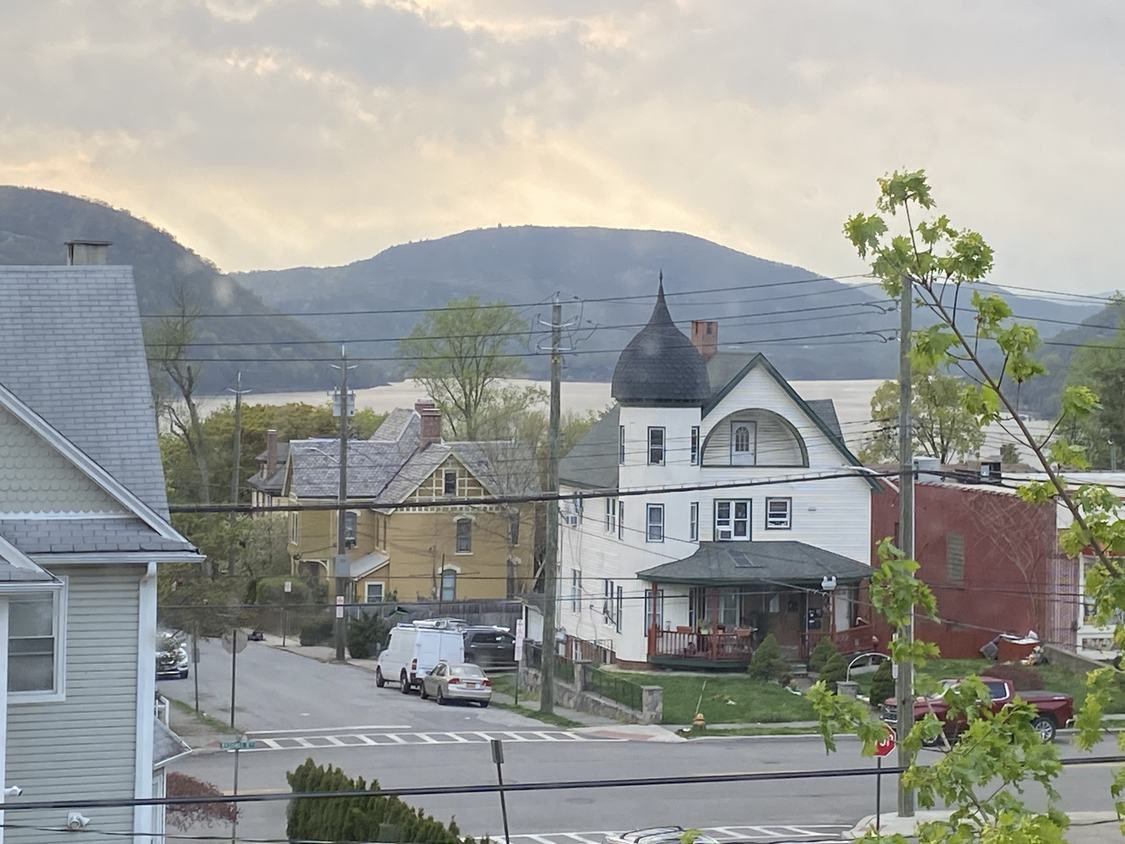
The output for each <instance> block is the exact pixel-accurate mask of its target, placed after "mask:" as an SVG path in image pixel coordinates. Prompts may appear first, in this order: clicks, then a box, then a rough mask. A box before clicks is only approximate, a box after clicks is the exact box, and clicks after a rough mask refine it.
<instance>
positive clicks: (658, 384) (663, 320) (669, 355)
mask: <svg viewBox="0 0 1125 844" xmlns="http://www.w3.org/2000/svg"><path fill="white" fill-rule="evenodd" d="M611 392H612V394H613V397H614V398H615V399H617V401H618V402H619V403H620V404H623V405H683V406H695V407H699V406H701V405H702V404H703V403H704V402H705V401H706V400H707V399H708V397H709V396H710V394H711V387H710V382H709V381H708V378H707V365H706V364H705V363H704V362H703V358H702V357H701V356H700V354H699V352H698V351H697V350H696V348H695V346H693V345H692V342H691V340H689V339H688V338H687V337H686V336H685V335H684V333H683V332H682V331H680V330H679V329H678V328H676V325H675V323H673V322H672V315H671V314H670V313H668V305H667V304H666V303H665V301H664V279H663V275H661V281H660V290H659V292H658V293H657V294H656V307H655V308H653V309H652V316H651V317H650V318H649V321H648V325H646V326H645V327H644V328H642V329H641V331H640V333H639V334H637V336H636V337H634V338H633V339H632V340H631V341H630V342H629V345H628V346H626V347H625V351H623V352H622V353H621V357H619V358H618V359H617V368H616V369H614V370H613V388H612V391H611Z"/></svg>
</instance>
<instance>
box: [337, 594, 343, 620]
mask: <svg viewBox="0 0 1125 844" xmlns="http://www.w3.org/2000/svg"><path fill="white" fill-rule="evenodd" d="M343 617H344V596H343V595H337V596H336V618H343Z"/></svg>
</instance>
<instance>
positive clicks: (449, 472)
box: [441, 469, 457, 495]
mask: <svg viewBox="0 0 1125 844" xmlns="http://www.w3.org/2000/svg"><path fill="white" fill-rule="evenodd" d="M441 491H442V494H443V495H456V494H457V470H456V469H446V470H445V472H443V473H442V478H441Z"/></svg>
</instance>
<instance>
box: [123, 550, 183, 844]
mask: <svg viewBox="0 0 1125 844" xmlns="http://www.w3.org/2000/svg"><path fill="white" fill-rule="evenodd" d="M137 591H138V595H137V715H136V717H137V749H136V759H135V765H136V773H135V775H134V786H133V796H134V797H136V798H138V799H144V798H148V797H152V779H153V765H152V743H153V731H154V722H155V720H156V714H155V706H156V563H154V562H149V563H148V565H147V566H146V567H145V573H144V575H143V576H142V577H141V579H140V582H139V584H138V586H137ZM194 667H195V666H193V669H194ZM161 811H163V807H161V806H136V807H134V809H133V841H134V842H136V844H151V842H152V840H153V839H152V833H153V831H154V830H155V829H156V824H155V820H156V813H157V812H161Z"/></svg>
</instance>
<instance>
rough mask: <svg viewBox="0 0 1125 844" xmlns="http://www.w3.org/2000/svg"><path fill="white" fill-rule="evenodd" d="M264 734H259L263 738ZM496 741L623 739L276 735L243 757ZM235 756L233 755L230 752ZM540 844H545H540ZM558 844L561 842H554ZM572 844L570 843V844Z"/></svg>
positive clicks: (502, 733)
mask: <svg viewBox="0 0 1125 844" xmlns="http://www.w3.org/2000/svg"><path fill="white" fill-rule="evenodd" d="M260 735H261V734H259V736H260ZM493 739H500V740H501V741H505V742H511V743H513V744H514V743H517V742H520V743H526V742H553V743H556V744H558V743H572V744H573V743H578V742H607V741H608V742H620V741H625V739H622V738H615V737H607V736H598V735H590V734H587V733H577V732H574V731H571V730H487V731H486V730H466V731H461V732H417V733H398V732H395V733H341V734H339V735H307V736H291V735H276V734H275V735H273V736H270V737H269V738H264V737H255V739H254V741H255V743H256V745H257V746H256V747H254V748H252V749H250V750H244V751H242V752H243V753H255V752H262V751H270V750H325V749H329V748H335V747H399V746H402V745H407V746H410V747H431V746H434V745H451V744H487V743H488V742H490V741H492V740H493ZM228 752H231V753H232V752H233V751H228ZM538 844H543V843H542V842H538ZM552 844H558V842H552ZM568 844H569V842H568Z"/></svg>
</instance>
